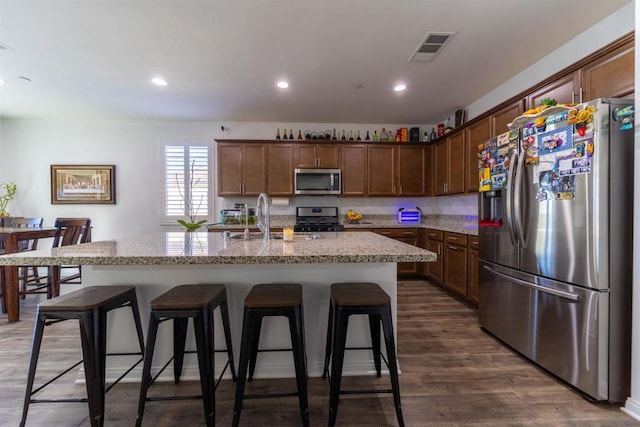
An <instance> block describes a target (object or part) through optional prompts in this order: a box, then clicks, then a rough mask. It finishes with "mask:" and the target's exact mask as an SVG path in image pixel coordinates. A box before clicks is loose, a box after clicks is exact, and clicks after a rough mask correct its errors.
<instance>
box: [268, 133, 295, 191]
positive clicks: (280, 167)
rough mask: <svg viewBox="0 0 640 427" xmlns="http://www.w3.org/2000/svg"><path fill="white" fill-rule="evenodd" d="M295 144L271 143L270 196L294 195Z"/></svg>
mask: <svg viewBox="0 0 640 427" xmlns="http://www.w3.org/2000/svg"><path fill="white" fill-rule="evenodd" d="M293 169H294V168H293V144H269V169H268V174H267V177H268V179H267V181H268V189H267V194H269V195H270V196H293V193H294V190H293Z"/></svg>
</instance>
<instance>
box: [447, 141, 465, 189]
mask: <svg viewBox="0 0 640 427" xmlns="http://www.w3.org/2000/svg"><path fill="white" fill-rule="evenodd" d="M447 143H448V145H449V178H448V184H447V193H448V194H455V193H464V183H465V176H464V172H465V155H464V153H465V151H464V133H463V132H457V133H456V134H455V135H452V136H451V137H449V138H447Z"/></svg>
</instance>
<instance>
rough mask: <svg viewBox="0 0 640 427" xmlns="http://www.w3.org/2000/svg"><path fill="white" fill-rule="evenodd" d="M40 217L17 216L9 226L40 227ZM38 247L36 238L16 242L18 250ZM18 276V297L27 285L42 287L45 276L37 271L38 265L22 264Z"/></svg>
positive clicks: (21, 295)
mask: <svg viewBox="0 0 640 427" xmlns="http://www.w3.org/2000/svg"><path fill="white" fill-rule="evenodd" d="M42 222H43V220H42V218H41V217H37V218H24V217H17V218H12V219H11V227H15V228H22V227H29V228H41V227H42ZM37 248H38V239H29V240H20V241H19V242H18V252H25V251H34V250H36V249H37ZM18 277H19V279H20V298H23V299H24V297H25V294H26V291H27V285H29V284H30V285H32V286H35V287H40V289H43V288H44V286H45V284H43V283H42V281H43V280H46V277H41V276H40V273H39V271H38V267H36V266H22V267H20V271H19V272H18Z"/></svg>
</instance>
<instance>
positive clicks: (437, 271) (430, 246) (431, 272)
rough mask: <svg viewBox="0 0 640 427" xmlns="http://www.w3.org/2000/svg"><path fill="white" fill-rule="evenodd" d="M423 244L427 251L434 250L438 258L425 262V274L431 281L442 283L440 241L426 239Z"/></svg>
mask: <svg viewBox="0 0 640 427" xmlns="http://www.w3.org/2000/svg"><path fill="white" fill-rule="evenodd" d="M425 246H426V249H427V250H428V251H431V252H434V253H436V254H437V255H438V259H437V260H436V261H435V262H426V263H425V265H426V268H425V270H426V272H425V275H426V276H427V278H428V279H429V280H430V281H431V282H432V283H435V284H437V285H442V267H443V262H442V256H443V255H444V252H443V251H442V242H438V241H436V240H431V239H428V240H427V241H426V244H425Z"/></svg>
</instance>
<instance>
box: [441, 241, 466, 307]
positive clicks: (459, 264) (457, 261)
mask: <svg viewBox="0 0 640 427" xmlns="http://www.w3.org/2000/svg"><path fill="white" fill-rule="evenodd" d="M444 288H445V289H447V290H449V291H451V292H452V293H454V294H456V295H458V296H460V297H462V298H466V297H467V248H466V247H463V246H457V245H452V244H451V243H447V242H445V243H444Z"/></svg>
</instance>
